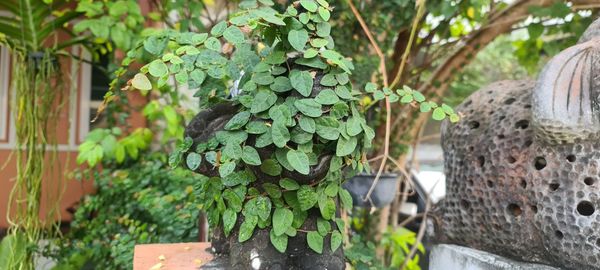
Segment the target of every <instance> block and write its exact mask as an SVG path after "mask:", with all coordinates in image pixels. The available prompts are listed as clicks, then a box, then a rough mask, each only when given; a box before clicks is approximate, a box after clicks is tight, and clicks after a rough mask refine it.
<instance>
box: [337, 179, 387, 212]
mask: <svg viewBox="0 0 600 270" xmlns="http://www.w3.org/2000/svg"><path fill="white" fill-rule="evenodd" d="M374 181H375V174H358V175H356V176H354V177H352V178H350V180H348V181H346V183H344V185H343V187H344V188H345V189H346V190H348V192H350V195H352V201H353V202H354V206H357V207H371V206H374V207H377V208H382V207H384V206H386V205H389V204H391V203H392V201H393V200H394V196H395V195H396V188H397V187H398V185H397V183H398V174H395V173H384V174H381V176H380V177H379V181H378V182H377V185H376V186H375V189H374V190H373V193H371V200H370V201H369V200H367V201H364V198H365V196H366V195H367V193H368V192H369V189H370V188H371V185H373V182H374ZM371 202H372V204H371Z"/></svg>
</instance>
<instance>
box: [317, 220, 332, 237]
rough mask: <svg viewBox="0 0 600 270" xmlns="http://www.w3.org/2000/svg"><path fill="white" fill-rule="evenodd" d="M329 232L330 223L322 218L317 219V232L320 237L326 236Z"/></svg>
mask: <svg viewBox="0 0 600 270" xmlns="http://www.w3.org/2000/svg"><path fill="white" fill-rule="evenodd" d="M330 230H331V223H329V221H327V220H325V219H323V218H320V217H319V218H317V232H319V234H320V235H322V236H326V235H327V234H328V233H329V231H330Z"/></svg>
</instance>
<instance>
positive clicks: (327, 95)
mask: <svg viewBox="0 0 600 270" xmlns="http://www.w3.org/2000/svg"><path fill="white" fill-rule="evenodd" d="M315 101H316V102H318V103H320V104H323V105H333V104H335V103H337V102H338V101H340V98H338V96H337V95H336V94H335V92H333V90H331V89H325V90H322V91H321V92H319V94H318V95H317V97H316V98H315Z"/></svg>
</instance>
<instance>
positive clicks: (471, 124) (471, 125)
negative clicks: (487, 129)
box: [469, 121, 479, 129]
mask: <svg viewBox="0 0 600 270" xmlns="http://www.w3.org/2000/svg"><path fill="white" fill-rule="evenodd" d="M469 128H470V129H477V128H479V122H477V121H471V122H469Z"/></svg>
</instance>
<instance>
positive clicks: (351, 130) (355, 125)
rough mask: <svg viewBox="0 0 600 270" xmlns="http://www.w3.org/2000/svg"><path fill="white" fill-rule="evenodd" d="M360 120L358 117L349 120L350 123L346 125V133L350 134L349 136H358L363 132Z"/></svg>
mask: <svg viewBox="0 0 600 270" xmlns="http://www.w3.org/2000/svg"><path fill="white" fill-rule="evenodd" d="M360 120H361V118H359V117H358V116H352V117H350V118H348V122H347V124H346V132H348V135H349V136H356V135H358V134H360V133H361V132H362V127H361V124H360V122H361V121H360Z"/></svg>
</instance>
